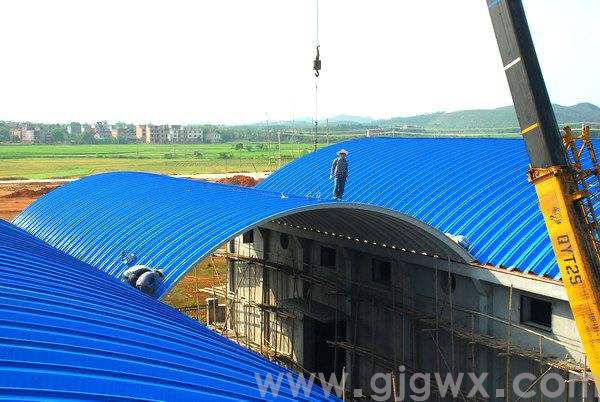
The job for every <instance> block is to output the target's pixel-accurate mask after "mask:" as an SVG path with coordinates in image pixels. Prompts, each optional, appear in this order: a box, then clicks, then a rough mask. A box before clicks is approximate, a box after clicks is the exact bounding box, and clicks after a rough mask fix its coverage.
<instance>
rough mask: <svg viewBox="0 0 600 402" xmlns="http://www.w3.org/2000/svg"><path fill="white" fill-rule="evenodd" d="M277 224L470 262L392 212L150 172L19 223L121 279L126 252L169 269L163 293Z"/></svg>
mask: <svg viewBox="0 0 600 402" xmlns="http://www.w3.org/2000/svg"><path fill="white" fill-rule="evenodd" d="M311 211H312V212H319V213H318V214H316V215H318V216H315V213H311ZM275 218H280V219H285V220H286V222H288V223H290V224H296V225H302V226H303V227H316V228H319V227H321V229H322V230H324V231H329V232H333V233H336V234H337V235H340V236H341V235H345V236H350V235H351V236H352V238H355V237H356V236H357V235H361V236H360V240H361V241H363V240H367V241H370V242H378V243H379V244H386V246H389V247H396V248H398V249H400V248H407V249H409V250H415V251H417V252H424V253H427V254H430V255H438V256H440V257H448V258H452V259H454V260H459V261H472V257H471V256H470V255H469V254H468V253H467V252H466V251H465V250H463V249H462V248H461V247H459V246H458V245H456V244H455V243H454V242H452V241H451V240H450V239H448V237H447V236H445V235H444V234H443V233H441V232H439V231H437V230H435V229H433V228H431V227H428V226H427V225H424V224H422V223H421V222H419V221H417V220H415V219H413V218H410V217H409V216H406V215H404V214H399V213H397V212H394V211H391V210H384V209H382V208H379V207H373V206H368V205H357V204H348V203H339V202H332V201H326V200H318V199H314V198H306V197H298V196H293V195H282V194H281V193H280V192H269V191H264V190H257V189H254V188H243V187H236V186H228V185H223V184H216V183H208V182H202V181H196V180H190V179H181V178H174V177H170V176H164V175H157V174H150V173H134V172H121V173H104V174H99V175H94V176H88V177H86V178H83V179H80V180H77V181H75V182H72V183H69V184H66V185H64V186H62V187H60V188H58V189H56V190H54V191H52V192H50V193H49V194H47V195H45V196H44V197H42V198H40V199H39V200H37V201H36V202H34V203H33V204H32V205H30V206H29V207H28V208H27V209H26V210H25V211H23V212H22V213H21V214H20V215H19V216H18V217H17V218H15V220H14V223H15V225H17V226H19V227H21V228H23V229H25V230H27V231H28V232H29V233H31V234H33V235H34V236H36V237H38V238H39V239H41V240H43V241H45V242H46V243H48V244H49V245H51V246H53V247H56V248H57V249H59V250H61V251H64V252H66V253H68V254H69V255H71V256H73V257H75V258H77V259H79V260H81V261H83V262H85V263H87V264H90V265H92V266H93V267H95V268H98V269H100V270H102V271H104V272H106V273H108V274H109V275H112V276H114V277H120V276H121V273H122V272H123V271H124V270H125V269H126V266H125V265H124V264H123V263H122V262H121V259H120V256H121V253H122V252H123V251H129V252H131V253H133V254H135V255H136V256H137V260H136V263H141V264H147V265H149V266H151V267H155V268H159V267H160V268H162V269H164V272H165V279H164V281H163V283H162V285H161V286H160V288H159V289H158V290H157V295H158V296H159V297H161V296H163V295H164V294H165V293H166V292H167V291H168V290H169V289H170V288H171V287H172V286H173V285H174V284H175V283H176V282H177V281H178V280H179V279H180V278H181V277H182V276H183V275H184V274H185V273H186V272H187V271H188V270H189V269H190V268H191V267H192V266H193V265H194V264H195V263H197V262H198V261H200V260H202V259H203V258H205V257H206V256H208V255H209V254H210V253H211V252H212V251H214V250H215V249H216V248H218V247H219V246H220V245H221V244H223V243H225V242H227V241H228V240H229V239H231V238H233V237H235V236H237V235H239V234H240V233H243V232H244V231H246V230H248V229H249V228H251V227H253V226H256V225H258V224H260V223H261V222H265V221H270V220H273V219H275ZM320 225H324V226H320Z"/></svg>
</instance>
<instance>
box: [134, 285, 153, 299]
mask: <svg viewBox="0 0 600 402" xmlns="http://www.w3.org/2000/svg"><path fill="white" fill-rule="evenodd" d="M136 287H137V288H138V289H139V290H141V291H142V292H144V293H146V294H147V295H148V296H154V289H152V288H151V287H149V286H143V285H139V286H136Z"/></svg>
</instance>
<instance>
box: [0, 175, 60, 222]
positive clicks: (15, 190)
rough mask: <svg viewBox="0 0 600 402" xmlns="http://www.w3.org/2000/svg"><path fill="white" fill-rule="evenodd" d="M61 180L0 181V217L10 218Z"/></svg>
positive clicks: (53, 187) (57, 184)
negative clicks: (38, 181)
mask: <svg viewBox="0 0 600 402" xmlns="http://www.w3.org/2000/svg"><path fill="white" fill-rule="evenodd" d="M62 184H63V183H62V182H42V183H36V182H31V183H30V182H27V183H0V219H4V220H6V221H10V220H12V219H13V218H14V217H15V216H17V215H18V214H19V212H21V211H22V210H24V209H25V208H27V206H29V204H31V203H32V202H33V201H35V200H36V199H38V198H39V197H41V196H42V195H44V194H46V193H48V192H50V191H52V190H54V189H55V188H57V187H58V186H60V185H62Z"/></svg>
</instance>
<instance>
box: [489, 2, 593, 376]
mask: <svg viewBox="0 0 600 402" xmlns="http://www.w3.org/2000/svg"><path fill="white" fill-rule="evenodd" d="M487 5H488V9H489V13H490V17H491V19H492V25H493V27H494V33H495V35H496V41H497V43H498V48H499V50H500V55H501V58H502V64H503V66H504V71H505V73H506V78H507V80H508V84H509V87H510V92H511V95H512V98H513V103H514V105H515V110H516V113H517V118H518V121H519V126H520V129H521V134H522V135H523V139H524V141H525V146H526V148H527V152H528V154H529V159H530V163H531V164H530V168H529V171H528V173H527V174H528V178H529V181H530V182H531V183H532V184H533V185H534V186H535V191H536V193H537V197H538V202H539V207H540V210H541V212H542V215H543V216H544V221H545V224H546V228H547V230H548V235H549V237H550V240H551V243H552V248H553V250H554V254H555V256H556V260H557V263H558V266H559V269H560V272H561V275H562V281H563V284H564V287H565V290H566V292H567V296H568V299H569V304H570V306H571V310H572V312H573V317H574V319H575V322H576V325H577V329H578V332H579V336H580V339H581V343H582V346H583V349H584V351H585V354H586V357H587V365H588V366H589V367H590V370H591V372H592V374H593V375H594V377H597V378H600V287H599V283H600V274H599V273H600V258H599V250H600V246H599V244H600V235H599V231H598V230H599V225H598V222H597V220H596V214H595V211H594V206H593V202H592V196H593V194H592V191H591V190H590V185H589V181H590V180H596V181H598V180H600V174H599V173H600V169H599V168H598V163H597V160H596V156H595V153H594V150H593V147H592V145H591V142H590V141H589V130H588V129H587V128H585V127H584V128H583V129H582V137H581V140H582V142H583V145H582V146H581V148H578V147H577V145H576V143H575V139H574V138H573V135H572V133H571V130H570V128H568V127H566V128H565V135H564V137H563V136H561V134H560V131H559V129H558V126H557V123H556V118H555V116H554V112H553V110H552V105H551V103H550V98H549V96H548V92H547V90H546V86H545V83H544V79H543V76H542V72H541V69H540V65H539V62H538V59H537V55H536V53H535V49H534V46H533V41H532V39H531V34H530V32H529V27H528V25H527V19H526V16H525V11H524V9H523V5H522V2H521V0H487ZM585 151H587V152H589V154H590V161H591V164H592V166H591V168H589V169H584V168H583V167H582V158H581V156H582V153H583V152H585ZM596 384H598V382H597V383H596Z"/></svg>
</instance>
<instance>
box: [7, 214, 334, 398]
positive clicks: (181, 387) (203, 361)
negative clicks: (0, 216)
mask: <svg viewBox="0 0 600 402" xmlns="http://www.w3.org/2000/svg"><path fill="white" fill-rule="evenodd" d="M255 373H258V374H260V375H261V376H262V378H263V379H264V378H265V376H266V375H267V373H270V374H271V375H272V376H274V378H277V376H278V375H279V373H283V374H284V375H285V376H286V377H285V378H284V380H283V387H282V389H281V390H280V392H279V398H278V400H279V399H281V400H290V401H291V400H298V399H305V400H324V399H326V398H325V397H324V394H323V391H322V390H321V389H320V388H319V387H316V386H315V387H314V388H313V392H312V394H311V395H310V397H307V398H299V397H294V395H293V394H292V392H291V389H290V384H289V381H288V379H287V373H288V371H287V370H285V369H283V368H282V367H279V366H277V365H275V364H273V363H271V362H269V361H268V360H266V359H264V358H262V357H261V356H259V355H257V354H255V353H253V352H251V351H249V350H247V349H245V348H243V347H241V346H239V345H237V344H235V343H233V342H231V341H229V340H228V339H226V338H224V337H222V336H220V335H218V334H216V333H214V332H212V331H210V330H209V329H207V328H206V327H204V326H203V325H201V324H199V323H197V322H195V321H193V320H191V319H189V318H187V317H185V316H183V315H182V314H180V313H178V312H177V311H175V310H173V309H172V308H170V307H168V306H167V305H165V304H163V303H160V302H159V301H157V300H155V299H152V298H150V297H147V296H146V295H144V294H142V293H141V292H138V291H137V290H136V289H133V288H132V287H130V286H125V285H124V284H122V283H119V282H118V281H117V280H115V279H113V278H111V277H109V276H108V275H106V274H105V273H103V272H100V271H98V270H97V269H95V268H93V267H91V266H89V265H88V264H85V263H83V262H81V261H79V260H77V259H75V258H73V257H71V256H69V255H67V254H65V253H62V252H60V251H58V250H56V249H54V248H52V247H50V246H48V245H47V244H45V243H44V242H42V241H41V240H39V239H37V238H35V237H33V236H31V235H30V234H28V233H26V232H25V231H23V230H21V229H18V228H16V227H15V226H13V225H11V224H9V223H6V222H4V221H2V220H0V399H10V400H23V399H28V400H30V399H32V398H33V399H44V400H47V399H57V400H58V399H65V400H66V399H68V400H116V399H127V400H136V399H143V400H196V401H199V400H232V401H233V400H235V401H237V400H256V401H261V400H264V399H265V398H266V399H270V397H271V399H272V395H270V394H267V396H266V397H265V398H263V397H261V395H260V392H259V389H258V387H257V383H256V379H255ZM300 396H302V395H300Z"/></svg>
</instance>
